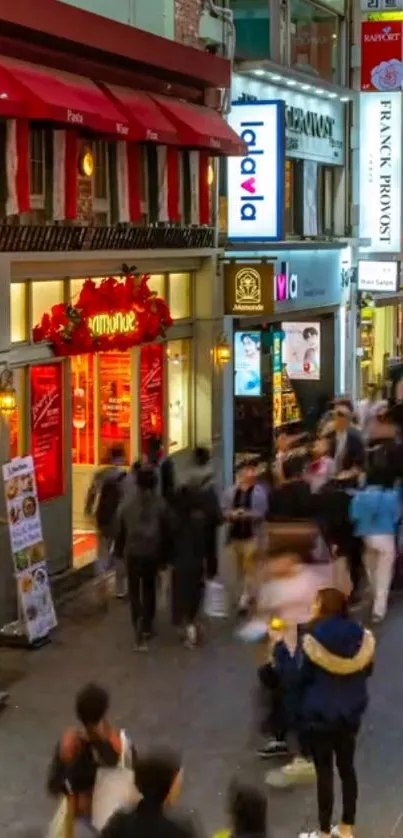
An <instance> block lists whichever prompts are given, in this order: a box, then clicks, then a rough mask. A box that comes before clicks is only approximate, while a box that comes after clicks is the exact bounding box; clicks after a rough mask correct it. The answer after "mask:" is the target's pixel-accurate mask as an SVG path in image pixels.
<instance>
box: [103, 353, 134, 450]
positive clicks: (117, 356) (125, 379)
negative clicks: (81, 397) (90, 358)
mask: <svg viewBox="0 0 403 838" xmlns="http://www.w3.org/2000/svg"><path fill="white" fill-rule="evenodd" d="M130 376H131V354H130V352H100V353H99V390H100V452H99V453H100V462H101V463H108V462H109V460H110V454H109V452H110V448H111V447H112V446H113V445H116V444H119V445H123V447H124V450H125V462H126V464H127V465H129V464H130V426H131V381H130Z"/></svg>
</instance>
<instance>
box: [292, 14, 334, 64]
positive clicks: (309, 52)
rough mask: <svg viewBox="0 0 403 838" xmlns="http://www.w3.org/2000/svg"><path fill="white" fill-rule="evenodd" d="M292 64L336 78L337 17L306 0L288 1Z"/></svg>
mask: <svg viewBox="0 0 403 838" xmlns="http://www.w3.org/2000/svg"><path fill="white" fill-rule="evenodd" d="M290 25H291V65H292V66H293V67H295V68H296V69H298V70H303V71H306V72H309V73H312V74H315V75H317V76H320V77H321V78H323V79H328V80H329V81H339V74H338V60H337V59H338V38H339V31H338V30H339V26H338V17H337V15H336V14H332V13H331V12H330V11H329V12H328V11H326V10H325V9H323V8H320V7H319V6H315V5H314V4H312V3H309V2H307V0H291V24H290Z"/></svg>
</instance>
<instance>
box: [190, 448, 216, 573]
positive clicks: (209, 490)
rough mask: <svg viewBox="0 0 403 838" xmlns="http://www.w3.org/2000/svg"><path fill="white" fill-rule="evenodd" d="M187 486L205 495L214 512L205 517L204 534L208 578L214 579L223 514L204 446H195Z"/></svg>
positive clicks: (210, 464) (208, 456)
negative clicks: (219, 529) (219, 530)
mask: <svg viewBox="0 0 403 838" xmlns="http://www.w3.org/2000/svg"><path fill="white" fill-rule="evenodd" d="M185 486H187V487H188V488H189V490H190V491H191V492H196V493H200V494H201V495H204V497H205V498H206V500H207V504H208V506H209V508H210V510H211V511H212V512H213V513H214V514H210V515H208V516H207V517H206V519H205V525H206V529H205V533H204V536H203V542H204V549H205V557H204V561H205V575H206V579H208V580H213V579H215V578H216V576H218V545H217V531H218V528H219V526H221V524H222V523H223V516H222V514H221V512H220V511H219V500H218V493H217V489H216V485H215V477H214V469H213V465H212V462H211V455H210V452H209V450H208V448H203V447H202V446H199V447H197V448H195V450H194V452H193V457H192V464H191V467H190V470H189V472H188V475H187V477H186V480H185Z"/></svg>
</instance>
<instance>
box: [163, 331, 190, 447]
mask: <svg viewBox="0 0 403 838" xmlns="http://www.w3.org/2000/svg"><path fill="white" fill-rule="evenodd" d="M190 347H191V344H190V341H189V340H172V341H170V342H169V343H168V350H167V358H168V399H169V407H168V450H169V453H170V454H175V453H176V452H177V451H183V450H184V449H185V448H188V447H189V445H190V433H189V425H190V353H191V349H190Z"/></svg>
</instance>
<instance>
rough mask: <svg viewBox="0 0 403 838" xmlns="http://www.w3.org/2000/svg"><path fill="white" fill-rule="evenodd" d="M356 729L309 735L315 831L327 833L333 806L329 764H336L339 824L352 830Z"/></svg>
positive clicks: (339, 728)
mask: <svg viewBox="0 0 403 838" xmlns="http://www.w3.org/2000/svg"><path fill="white" fill-rule="evenodd" d="M357 732H358V731H357V728H355V727H349V726H348V725H340V726H338V727H336V728H333V729H328V728H326V729H318V730H312V731H310V732H309V742H310V749H311V753H312V757H313V761H314V763H315V768H316V784H317V796H318V810H319V827H320V829H321V831H322V832H325V833H326V834H328V833H330V829H331V824H332V814H333V804H334V775H333V761H334V759H335V760H336V766H337V770H338V773H339V776H340V781H341V791H342V801H343V815H342V823H343V824H345V825H346V826H354V824H355V814H356V808H357V796H358V785H357V775H356V773H355V768H354V757H355V748H356V740H357Z"/></svg>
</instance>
